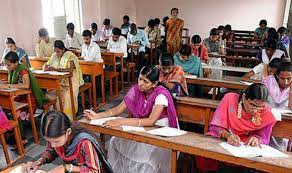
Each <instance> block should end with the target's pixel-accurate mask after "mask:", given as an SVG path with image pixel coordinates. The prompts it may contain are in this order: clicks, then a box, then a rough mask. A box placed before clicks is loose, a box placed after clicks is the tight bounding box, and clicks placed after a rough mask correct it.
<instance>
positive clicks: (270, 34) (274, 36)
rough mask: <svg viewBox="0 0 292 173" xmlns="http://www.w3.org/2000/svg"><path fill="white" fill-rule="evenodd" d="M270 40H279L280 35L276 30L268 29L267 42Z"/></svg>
mask: <svg viewBox="0 0 292 173" xmlns="http://www.w3.org/2000/svg"><path fill="white" fill-rule="evenodd" d="M268 39H275V40H277V39H278V33H277V31H276V29H275V28H269V29H268V38H267V40H268Z"/></svg>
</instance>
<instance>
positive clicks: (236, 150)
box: [219, 142, 288, 157]
mask: <svg viewBox="0 0 292 173" xmlns="http://www.w3.org/2000/svg"><path fill="white" fill-rule="evenodd" d="M219 145H220V146H221V147H223V148H224V149H225V150H227V151H228V152H229V153H231V154H232V155H234V156H236V157H288V156H287V155H286V154H284V153H282V152H280V151H278V150H276V149H275V148H272V147H270V146H268V145H261V147H262V148H260V147H251V146H247V145H244V144H242V145H240V146H239V147H235V146H232V145H230V144H228V143H227V142H222V143H220V144H219Z"/></svg>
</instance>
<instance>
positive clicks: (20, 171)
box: [10, 166, 25, 173]
mask: <svg viewBox="0 0 292 173" xmlns="http://www.w3.org/2000/svg"><path fill="white" fill-rule="evenodd" d="M23 172H25V170H24V167H22V166H17V167H16V168H14V169H12V170H11V171H10V173H23Z"/></svg>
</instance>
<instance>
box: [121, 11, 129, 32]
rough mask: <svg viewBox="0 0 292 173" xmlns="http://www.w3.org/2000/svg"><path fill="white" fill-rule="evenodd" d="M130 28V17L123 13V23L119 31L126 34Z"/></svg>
mask: <svg viewBox="0 0 292 173" xmlns="http://www.w3.org/2000/svg"><path fill="white" fill-rule="evenodd" d="M129 29H130V17H129V16H128V15H125V16H124V17H123V24H122V26H121V31H122V34H123V35H127V34H128V32H129Z"/></svg>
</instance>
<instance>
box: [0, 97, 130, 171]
mask: <svg viewBox="0 0 292 173" xmlns="http://www.w3.org/2000/svg"><path fill="white" fill-rule="evenodd" d="M123 97H124V93H121V94H120V95H119V97H118V98H117V99H115V100H113V101H111V102H110V103H109V104H106V105H105V106H103V107H101V108H100V109H99V111H105V110H107V109H109V108H111V107H114V106H116V105H118V104H119V103H121V102H122V100H123ZM81 113H82V111H79V113H78V114H79V116H80V115H81ZM121 116H127V114H126V113H123V114H122V115H121ZM36 124H37V127H39V126H40V117H37V118H36ZM25 129H26V130H25V135H26V138H27V139H29V142H28V144H26V145H25V155H24V156H23V157H22V158H21V159H19V160H17V158H18V154H17V151H12V150H11V147H10V146H8V147H9V156H10V159H11V160H17V161H16V162H15V163H14V164H13V165H17V164H20V163H26V162H28V161H35V160H37V159H39V158H40V157H41V154H42V153H43V152H44V150H45V147H46V141H45V140H44V138H42V137H41V135H39V144H37V145H36V144H34V143H33V138H32V133H31V128H30V127H29V126H27V128H25ZM38 132H40V131H39V130H38ZM61 164H63V161H62V160H61V159H57V160H55V161H54V162H53V163H51V164H47V165H44V166H42V167H41V168H40V169H41V170H44V171H48V170H51V169H52V168H54V167H56V166H57V165H61ZM4 167H6V160H5V158H4V153H3V150H2V147H1V145H0V170H1V169H3V168H4Z"/></svg>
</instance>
